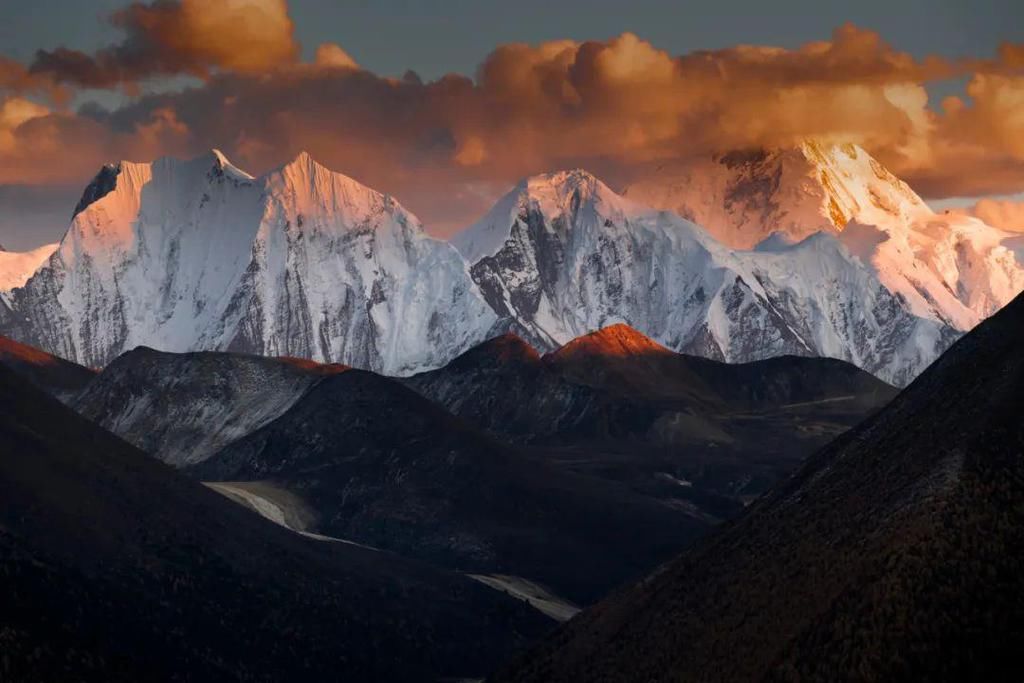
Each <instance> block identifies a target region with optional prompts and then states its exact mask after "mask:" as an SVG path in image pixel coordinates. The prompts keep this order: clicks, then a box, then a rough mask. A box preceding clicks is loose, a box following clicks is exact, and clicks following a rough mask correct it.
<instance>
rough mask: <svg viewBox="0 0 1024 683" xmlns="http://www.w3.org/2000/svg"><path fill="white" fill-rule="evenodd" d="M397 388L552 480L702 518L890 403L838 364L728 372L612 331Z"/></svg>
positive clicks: (497, 350) (886, 394)
mask: <svg viewBox="0 0 1024 683" xmlns="http://www.w3.org/2000/svg"><path fill="white" fill-rule="evenodd" d="M403 382H404V383H405V384H406V385H407V386H410V387H412V388H413V389H415V390H416V391H418V392H420V393H421V394H423V395H424V396H426V397H427V398H430V399H431V400H433V401H436V402H437V403H440V404H441V405H443V406H444V407H445V408H447V409H448V410H450V411H451V412H453V413H455V414H456V415H458V416H459V417H462V418H464V419H466V420H468V421H470V422H472V423H473V424H475V425H477V426H478V427H481V428H482V429H485V430H486V431H488V432H490V433H491V434H494V435H496V436H499V437H501V438H506V439H511V440H513V441H516V442H520V443H528V444H530V445H531V446H534V447H537V448H541V449H542V450H544V451H545V453H546V457H547V458H548V459H549V460H550V461H552V462H556V463H558V464H559V465H560V466H562V467H567V468H569V469H571V470H573V471H577V472H580V473H586V474H590V475H594V476H600V477H603V478H608V479H611V480H615V481H618V482H620V483H624V484H628V485H629V486H631V487H633V488H634V489H636V490H640V491H643V492H645V494H647V495H652V496H655V497H658V498H662V499H665V500H667V501H671V502H672V503H673V504H681V503H683V501H685V504H687V505H693V506H695V509H697V510H700V511H701V512H702V513H703V514H708V515H713V516H714V515H718V516H720V515H726V516H728V515H729V514H732V513H734V512H735V510H732V512H731V513H730V512H728V510H729V509H730V508H729V506H728V505H726V506H725V507H724V508H723V507H722V503H723V501H724V500H729V501H748V500H750V499H751V498H753V497H756V496H757V495H758V494H760V493H762V492H763V491H764V490H765V489H766V488H767V487H768V486H770V485H771V484H773V483H774V482H776V481H777V480H779V479H780V478H782V477H785V476H788V475H789V474H790V473H791V472H792V471H793V469H794V468H795V467H796V466H797V465H798V464H799V463H800V461H801V460H802V459H803V458H804V457H806V456H807V455H809V454H810V453H812V452H813V451H814V450H816V449H817V448H819V447H821V446H823V445H824V444H825V443H827V442H828V441H829V440H830V439H831V438H833V437H834V436H836V435H837V434H839V433H841V432H842V431H844V430H846V429H848V428H849V427H852V426H853V425H854V424H856V423H857V422H859V421H860V420H861V419H863V418H864V417H865V416H867V415H869V414H870V413H871V412H872V411H874V410H875V409H877V408H879V407H880V406H882V405H884V404H885V402H886V401H888V400H889V399H890V398H892V397H893V396H894V395H895V393H896V391H895V389H893V388H892V387H891V386H889V385H887V384H885V383H883V382H881V381H879V380H877V379H875V378H874V377H872V376H871V375H869V374H867V373H866V372H864V371H862V370H859V369H858V368H856V367H854V366H852V365H850V364H848V363H843V362H842V361H836V360H831V359H813V358H798V357H791V356H790V357H783V358H776V359H769V360H765V361H758V362H754V363H749V364H745V365H728V364H725V363H719V362H716V361H710V360H707V359H703V358H697V357H693V356H686V355H682V354H677V353H675V352H673V351H670V350H668V349H666V348H665V347H663V346H661V345H659V344H657V343H655V342H653V341H652V340H650V339H649V338H647V337H645V336H643V335H642V334H640V333H639V332H637V331H636V330H634V329H632V328H629V327H627V326H625V325H614V326H611V327H608V328H605V329H603V330H601V331H599V332H595V333H591V334H588V335H585V336H583V337H581V338H579V339H576V340H574V341H572V342H570V343H569V344H566V345H565V346H564V347H562V348H561V349H559V350H557V351H554V352H552V353H550V354H548V355H546V356H543V357H541V356H540V355H539V354H537V352H536V351H534V350H533V349H532V348H531V347H529V346H528V345H527V344H526V343H525V342H524V341H522V340H520V339H519V338H517V337H515V336H512V335H506V336H503V337H500V338H497V339H493V340H491V341H489V342H485V343H484V344H481V345H479V346H478V347H476V348H474V349H472V350H471V351H469V352H467V353H465V354H464V355H462V356H460V357H459V358H458V359H456V360H455V361H453V362H452V363H450V364H449V365H448V366H446V367H444V368H442V369H440V370H434V371H431V372H427V373H423V374H420V375H415V376H413V377H410V378H407V379H405V380H403ZM734 504H735V503H734Z"/></svg>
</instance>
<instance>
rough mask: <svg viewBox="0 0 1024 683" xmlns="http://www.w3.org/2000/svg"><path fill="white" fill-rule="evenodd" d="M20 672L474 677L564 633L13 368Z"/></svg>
mask: <svg viewBox="0 0 1024 683" xmlns="http://www.w3.org/2000/svg"><path fill="white" fill-rule="evenodd" d="M0 454H2V457H0V495H3V500H4V505H3V506H2V507H0V590H2V592H3V595H4V607H3V611H2V616H0V621H2V628H0V631H2V633H3V658H2V661H0V678H3V680H5V681H29V680H31V681H39V680H53V681H58V680H69V679H73V680H80V681H115V680H116V681H139V680H206V681H229V680H230V681H274V680H288V679H292V678H296V677H297V678H299V679H302V680H336V679H337V678H338V676H339V675H343V676H345V677H352V678H354V679H356V680H395V681H398V680H416V679H420V680H422V679H423V678H426V679H428V680H436V679H444V678H451V679H456V680H457V679H461V678H466V677H472V676H479V675H482V674H484V673H486V672H487V671H489V670H491V669H492V668H493V667H494V666H495V665H496V664H497V662H498V661H500V660H501V659H502V658H504V657H507V656H508V655H509V654H510V653H511V652H512V651H513V650H514V649H515V648H516V647H517V644H519V645H521V644H523V643H525V642H527V641H528V640H532V639H535V638H537V637H539V636H540V635H542V634H543V633H545V632H546V631H547V630H548V629H549V628H550V626H549V625H550V623H551V621H550V619H549V618H548V617H545V616H544V615H542V614H540V613H539V612H537V611H536V610H533V609H531V608H529V607H528V606H527V605H526V604H524V603H523V602H522V601H521V600H519V599H516V598H513V597H510V596H508V595H506V594H505V593H503V592H501V591H497V590H494V589H492V588H490V587H487V586H485V585H483V584H481V583H480V582H478V581H474V580H472V578H470V577H467V576H464V575H462V574H458V573H455V572H450V571H444V570H442V569H439V568H436V567H430V566H427V565H424V564H423V563H418V562H414V561H410V560H406V559H403V558H401V557H398V556H396V555H394V554H391V553H382V552H380V551H376V550H371V549H367V548H360V547H358V546H355V545H352V544H347V543H339V542H332V541H324V540H319V539H313V538H308V537H303V536H301V535H299V534H295V533H293V532H292V531H289V530H287V529H283V528H281V527H280V526H279V525H275V524H273V523H271V522H270V521H267V520H265V519H262V518H261V517H260V516H258V515H256V514H254V513H253V512H251V511H249V510H246V509H245V508H243V507H242V506H239V505H236V504H235V503H233V502H231V501H230V500H229V499H228V498H226V497H224V496H222V495H220V494H219V493H217V492H215V491H212V490H210V489H209V488H208V487H205V486H203V485H201V484H200V483H198V482H195V481H192V480H190V479H188V478H187V477H185V476H183V475H182V474H180V473H179V472H176V471H174V470H173V469H171V468H169V467H168V466H167V465H165V464H163V463H161V462H159V461H157V460H156V459H154V458H152V457H150V456H149V455H147V454H145V453H143V452H142V451H140V450H138V449H136V448H135V447H133V446H131V445H129V444H128V443H126V442H124V441H122V440H121V439H119V438H117V437H116V436H114V435H112V434H111V433H109V432H107V431H106V430H104V429H102V428H101V427H99V426H97V425H95V424H94V423H92V422H90V421H88V420H86V419H84V418H82V417H80V416H78V415H76V414H75V413H74V412H72V411H71V410H70V409H68V408H67V407H66V406H64V405H63V404H61V403H60V402H58V401H57V400H56V399H54V398H52V397H50V396H48V395H47V394H45V393H44V392H43V391H42V390H41V389H39V388H38V387H36V386H33V385H32V384H31V383H30V382H29V381H28V380H27V379H26V378H24V377H23V376H21V375H19V374H17V372H15V371H14V370H12V369H10V368H9V367H8V366H7V363H6V362H0Z"/></svg>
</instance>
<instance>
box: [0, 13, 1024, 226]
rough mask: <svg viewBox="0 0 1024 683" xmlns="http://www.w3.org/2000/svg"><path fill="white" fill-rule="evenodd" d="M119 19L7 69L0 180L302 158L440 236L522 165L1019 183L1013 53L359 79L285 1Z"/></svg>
mask: <svg viewBox="0 0 1024 683" xmlns="http://www.w3.org/2000/svg"><path fill="white" fill-rule="evenodd" d="M111 20H112V21H113V22H114V24H115V25H116V26H117V27H119V28H120V29H121V30H122V32H123V36H124V38H123V40H122V41H121V42H119V43H117V44H114V45H111V46H108V47H106V48H104V49H102V50H100V51H98V52H96V53H94V54H85V53H81V52H74V51H70V50H66V49H63V48H58V49H55V50H41V51H39V53H38V54H37V55H36V58H35V60H34V61H33V62H32V63H31V64H29V65H21V64H18V63H15V62H9V60H8V62H3V61H0V93H4V94H0V98H2V103H0V184H2V183H12V182H20V183H67V182H80V181H83V180H85V179H87V178H88V177H89V176H90V175H91V174H92V173H93V172H94V171H95V169H96V168H97V167H98V166H99V165H100V164H101V163H103V162H106V161H109V160H111V159H117V158H129V159H152V158H154V157H156V156H160V155H165V154H170V155H177V156H188V155H192V154H197V153H200V152H202V151H204V150H205V149H208V148H210V147H213V146H216V147H219V148H222V149H224V150H225V151H226V152H227V153H228V155H229V156H231V157H232V158H233V159H234V160H235V161H236V163H238V164H239V165H241V166H243V167H245V168H247V169H249V170H251V171H253V172H261V171H264V170H266V169H268V168H270V167H272V166H275V165H277V164H280V163H283V162H285V161H287V160H288V159H290V158H291V157H293V156H294V155H295V154H296V153H297V152H298V151H300V150H302V149H308V150H310V151H311V152H312V153H313V154H314V155H315V156H316V157H317V158H318V159H319V160H321V161H322V162H323V163H325V164H327V165H328V166H330V167H332V168H335V169H337V170H341V171H343V172H345V173H348V174H349V175H352V176H354V177H356V178H358V179H359V180H361V181H363V182H365V183H367V184H369V185H371V186H374V187H377V188H378V189H381V190H384V191H388V192H391V193H393V194H395V195H396V196H397V197H398V198H399V199H400V200H402V201H403V202H404V203H405V204H407V205H408V206H409V207H410V208H412V209H413V210H414V211H416V212H417V213H419V214H420V215H421V217H422V218H424V219H425V220H426V221H427V222H428V224H431V225H433V226H435V228H437V229H438V230H439V231H441V232H445V231H449V230H451V229H452V228H453V227H455V226H458V225H462V224H465V223H467V222H469V221H471V220H473V219H474V218H476V217H477V215H478V214H479V213H480V212H482V210H483V209H484V208H485V206H486V205H487V204H488V203H489V202H490V201H491V200H492V199H493V197H494V196H495V195H496V194H497V193H498V192H499V191H501V190H503V189H504V188H505V187H507V186H508V185H509V184H510V183H512V182H514V181H515V180H517V179H518V178H520V177H522V176H524V175H528V174H531V173H537V172H541V171H546V170H552V169H556V168H563V167H573V166H582V167H586V168H588V169H590V170H592V171H594V172H596V173H598V174H600V175H603V176H605V177H607V178H608V179H609V180H610V181H611V182H613V183H616V182H620V183H621V182H626V181H628V179H629V178H630V177H631V174H632V173H634V172H635V171H636V170H638V169H640V168H643V167H645V166H646V165H649V164H652V163H659V162H661V161H664V160H670V159H675V158H680V157H685V156H689V155H697V154H707V153H711V152H720V151H726V150H731V149H737V148H751V147H774V146H784V145H789V144H792V143H794V142H796V141H798V140H801V139H804V138H808V137H815V138H822V139H825V140H835V141H851V142H856V143H859V144H861V145H863V146H864V147H866V148H867V149H868V150H870V151H871V152H872V153H874V154H875V155H876V156H878V157H879V159H880V160H881V161H882V162H883V163H885V164H887V165H888V166H890V168H891V169H892V170H893V171H894V172H896V173H897V174H899V175H901V176H903V177H904V178H905V179H906V180H908V182H910V183H911V185H913V186H914V187H915V188H916V189H918V190H919V191H921V192H922V193H924V194H926V195H928V196H930V197H943V196H951V195H961V196H962V195H982V194H989V193H1011V192H1016V191H1020V190H1021V189H1024V47H1022V46H1014V45H1004V46H1001V47H1000V48H999V49H998V51H997V52H996V53H995V56H994V57H991V58H977V59H964V60H959V61H950V60H946V59H941V58H938V57H929V58H925V59H915V58H914V57H912V56H911V55H909V54H907V53H904V52H901V51H899V50H898V49H896V48H895V47H893V46H891V45H889V44H887V43H886V42H884V41H883V40H882V39H881V38H880V37H879V35H878V34H877V33H875V32H873V31H870V30H866V29H863V28H860V27H856V26H853V25H846V26H841V27H839V28H837V29H836V30H835V31H834V33H833V35H832V36H831V37H830V38H829V39H827V40H822V41H819V42H814V43H809V44H807V45H804V46H802V47H800V48H797V49H782V48H776V47H764V46H736V47H730V48H726V49H721V50H710V51H695V52H691V53H688V54H684V55H672V54H669V53H667V52H666V51H664V50H661V49H659V48H657V47H656V46H654V45H652V44H651V43H649V42H647V41H645V40H643V39H642V38H641V37H638V36H636V35H633V34H631V33H624V34H622V35H620V36H618V37H616V38H613V39H611V40H607V41H589V42H576V41H555V42H548V43H543V44H539V45H526V44H508V45H501V46H498V47H497V48H495V49H494V50H493V51H492V52H491V53H490V54H489V55H488V56H487V57H486V58H485V59H484V60H483V62H482V64H481V65H480V66H479V68H478V70H477V73H476V74H474V75H473V77H469V76H465V75H457V74H452V75H448V76H445V77H443V78H440V79H437V80H434V81H429V82H423V81H422V79H420V78H419V77H418V76H417V75H416V74H415V73H414V72H409V73H408V74H406V75H405V76H404V77H403V78H389V77H384V76H380V75H377V74H374V73H371V72H369V71H366V70H363V69H361V68H360V67H359V65H358V64H357V63H356V61H355V60H354V59H353V58H352V57H351V56H350V55H349V54H348V53H347V52H346V51H345V50H344V49H343V47H341V46H338V45H334V44H328V45H322V46H320V47H319V48H318V49H317V50H316V57H315V59H314V60H313V61H312V62H302V61H301V59H300V57H299V54H300V49H299V45H298V43H297V41H296V39H295V35H294V27H293V25H292V22H291V19H290V18H289V16H288V7H287V4H286V2H285V1H284V0H229V1H227V2H223V3H201V2H198V0H180V1H171V0H158V1H157V2H154V3H150V4H142V3H134V4H132V5H130V6H128V7H127V8H125V9H123V10H121V11H118V12H117V13H115V14H114V15H113V17H112V19H111ZM5 65H6V66H5ZM181 75H186V76H191V77H193V78H194V79H197V80H196V81H195V85H193V86H191V87H188V88H185V89H183V90H181V91H179V92H172V93H166V94H160V95H149V96H138V97H134V98H132V99H131V100H130V102H129V103H128V104H127V105H125V106H123V107H120V108H118V109H115V110H113V111H108V110H105V109H102V108H100V107H97V106H83V107H81V108H79V109H78V110H77V111H76V110H70V109H67V108H65V107H64V106H63V102H64V101H65V100H62V99H61V97H60V92H61V90H62V89H67V88H111V89H122V90H125V91H127V92H129V93H133V92H137V89H138V88H139V86H140V84H142V83H145V82H147V80H151V79H157V78H167V77H173V76H181ZM952 78H960V79H966V81H967V86H966V88H965V91H964V92H963V94H962V96H959V97H949V98H947V99H946V100H945V101H943V102H941V103H939V104H938V106H935V105H933V106H929V104H930V103H929V97H928V90H927V86H928V85H929V84H930V83H933V82H937V81H944V80H947V79H952ZM29 98H33V100H32V101H30V99H29ZM40 103H44V104H40Z"/></svg>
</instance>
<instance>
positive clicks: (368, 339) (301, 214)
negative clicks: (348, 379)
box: [0, 151, 495, 374]
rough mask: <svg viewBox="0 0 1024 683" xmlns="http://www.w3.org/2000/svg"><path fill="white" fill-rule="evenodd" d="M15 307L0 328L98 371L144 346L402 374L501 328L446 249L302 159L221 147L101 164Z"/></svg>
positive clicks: (386, 202) (365, 193)
mask: <svg viewBox="0 0 1024 683" xmlns="http://www.w3.org/2000/svg"><path fill="white" fill-rule="evenodd" d="M5 296H6V295H5ZM8 298H9V301H8V302H7V305H8V308H9V309H10V310H9V311H8V313H7V314H6V315H2V316H0V318H3V319H2V320H0V329H3V330H4V331H5V332H6V333H8V334H9V335H10V336H12V337H15V338H17V339H19V340H21V341H24V342H26V343H30V344H33V345H35V346H38V347H40V348H44V349H47V350H49V351H51V352H53V353H56V354H58V355H60V356H62V357H65V358H68V359H71V360H75V361H78V362H81V363H85V364H87V365H91V366H102V365H105V364H107V363H109V362H110V361H111V360H113V359H114V358H115V357H117V356H118V355H119V354H121V353H122V352H123V351H125V350H127V349H131V348H133V347H135V346H140V345H145V346H152V347H155V348H160V349H164V350H168V351H192V350H232V351H240V352H247V353H257V354H262V355H271V356H277V355H288V356H298V357H303V358H311V359H314V360H318V361H327V362H344V363H348V364H352V365H356V366H359V367H363V368H369V369H374V370H379V371H384V372H387V373H391V374H402V373H408V372H412V371H415V370H417V369H423V368H427V367H436V366H437V365H440V364H442V363H444V362H445V361H447V360H448V359H449V358H451V357H452V356H454V355H455V354H457V353H458V352H460V351H462V350H464V349H465V348H466V347H467V346H469V345H470V344H471V343H473V342H476V341H478V340H479V339H480V336H481V335H482V334H483V332H484V331H486V330H487V329H489V328H490V326H491V325H492V324H493V323H494V321H495V318H494V316H493V314H492V313H491V311H490V309H489V307H488V306H487V304H486V303H485V302H484V301H483V299H482V298H481V297H480V295H479V293H478V292H477V291H476V289H475V287H474V286H473V283H472V281H471V280H470V278H469V276H468V273H467V272H466V266H465V264H464V263H463V261H462V259H461V258H460V257H459V255H458V253H457V252H456V251H455V250H454V249H453V248H452V247H451V246H450V245H448V244H446V243H444V242H440V241H437V240H434V239H432V238H430V237H428V236H427V235H426V234H425V233H424V232H423V230H422V227H421V226H420V223H419V221H418V220H417V219H416V217H415V216H413V215H412V214H410V213H409V212H407V211H406V210H405V209H404V208H403V207H402V206H401V205H399V204H398V203H397V202H395V201H394V200H393V199H392V198H390V197H388V196H385V195H382V194H380V193H378V192H375V191H373V190H371V189H369V188H367V187H364V186H363V185H360V184H359V183H357V182H356V181H354V180H352V179H351V178H348V177H346V176H344V175H341V174H338V173H334V172H332V171H329V170H327V169H326V168H324V167H323V166H320V165H319V164H317V163H316V162H315V161H314V160H313V159H312V158H311V157H309V155H308V154H302V155H300V156H299V157H298V158H296V159H295V160H294V161H293V162H291V163H290V164H288V165H286V166H284V167H282V168H280V169H278V170H275V171H273V172H271V173H269V174H267V175H266V176H263V177H261V178H253V177H252V176H250V175H248V174H246V173H245V172H243V171H241V170H239V169H238V168H236V167H234V166H232V165H231V163H230V162H229V161H228V160H227V159H225V158H224V156H223V155H221V154H220V153H219V152H216V151H214V152H211V153H209V154H207V155H205V156H203V157H200V158H198V159H194V160H191V161H184V162H183V161H177V160H174V159H161V160H158V161H156V162H153V163H152V164H136V163H130V162H121V163H120V164H118V165H116V166H111V167H107V168H105V169H104V170H103V171H101V173H100V174H99V175H98V176H97V178H96V179H95V180H94V182H93V184H92V185H90V187H89V188H87V190H86V192H85V194H84V196H83V199H82V202H81V203H80V205H79V207H78V209H77V211H76V213H75V216H74V219H73V220H72V222H71V226H70V227H69V229H68V232H67V234H66V235H65V236H64V238H63V240H62V241H61V244H60V245H59V247H58V248H57V251H56V252H55V254H54V256H53V258H52V259H51V261H50V262H49V265H48V266H47V267H44V268H42V269H41V270H39V271H38V272H37V273H36V275H35V276H34V277H32V278H31V279H30V280H29V281H28V282H27V283H25V284H24V287H21V288H18V289H14V290H13V291H12V292H10V294H9V297H8Z"/></svg>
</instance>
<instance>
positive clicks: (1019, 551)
mask: <svg viewBox="0 0 1024 683" xmlns="http://www.w3.org/2000/svg"><path fill="white" fill-rule="evenodd" d="M1022 335H1024V298H1018V299H1016V300H1015V301H1014V302H1012V303H1011V304H1010V305H1009V306H1007V307H1006V308H1005V309H1003V310H1002V311H1001V312H999V313H997V314H996V315H995V316H993V317H992V318H991V319H990V320H988V321H986V322H984V323H982V324H981V325H980V326H979V327H978V328H977V329H975V330H974V331H973V332H971V333H970V334H968V335H967V336H966V337H964V338H963V339H961V340H960V341H958V342H957V343H956V344H955V345H954V346H953V347H952V348H951V349H950V350H949V351H948V352H947V353H946V354H945V355H944V356H943V357H942V358H940V359H939V360H938V361H937V362H936V363H935V364H934V365H932V366H931V367H930V368H929V369H928V370H927V371H926V372H925V373H924V374H923V375H922V376H921V377H920V378H918V379H917V381H915V382H914V383H913V384H912V385H911V386H910V387H909V388H908V389H906V390H905V391H904V392H903V393H901V394H900V395H899V397H897V398H896V399H895V400H894V401H893V402H892V403H890V404H889V405H888V406H887V407H886V408H885V409H884V410H882V411H881V412H879V413H878V414H877V415H875V416H874V417H872V418H870V419H868V420H867V421H865V422H864V423H863V424H862V425H860V426H858V427H857V428H855V429H853V430H851V431H850V432H848V433H846V434H844V435H843V436H842V437H840V438H838V439H836V440H835V441H834V442H833V443H832V444H830V445H829V446H828V447H826V448H824V449H823V450H822V451H820V452H819V453H818V454H816V455H815V456H813V457H812V458H811V459H810V460H809V462H808V463H807V464H806V466H805V467H804V468H803V469H802V470H801V471H800V472H799V473H798V474H797V475H796V476H794V477H793V478H792V479H790V480H789V481H787V482H786V483H785V484H784V485H782V486H780V487H778V488H777V489H776V490H775V491H774V492H773V493H771V494H770V495H768V496H766V497H765V498H763V499H762V500H760V501H758V502H757V503H756V504H754V505H752V506H751V507H750V508H749V509H748V511H747V512H746V513H745V514H744V515H743V516H742V517H741V518H739V519H738V520H736V521H735V522H734V523H732V524H729V525H728V526H726V527H723V528H722V529H721V530H720V531H719V532H718V533H716V534H714V535H713V536H711V537H709V538H707V539H706V540H705V541H703V542H701V543H698V544H697V545H696V546H694V547H693V548H691V549H690V550H688V551H686V552H684V553H683V555H682V556H680V557H679V558H678V559H676V560H674V561H673V562H672V563H670V564H669V565H667V566H666V567H664V568H663V569H661V570H659V572H658V573H657V574H655V575H653V576H651V577H650V578H648V579H647V580H645V581H643V582H641V583H639V584H637V585H636V586H635V587H633V588H632V589H630V590H627V591H623V592H621V593H619V594H616V595H614V596H612V597H611V598H609V599H608V600H606V601H605V602H603V603H601V604H599V605H598V606H596V607H595V608H593V609H592V610H590V611H588V612H586V613H584V614H583V615H582V616H581V617H580V618H578V619H576V620H574V621H572V622H571V623H570V624H569V625H568V626H567V627H566V628H565V629H563V630H562V631H560V632H559V633H558V634H557V635H556V636H555V637H554V638H552V639H550V640H549V641H548V642H547V643H546V644H545V645H543V646H541V647H540V648H538V649H537V650H536V651H534V652H533V653H530V654H527V655H525V656H523V657H521V658H519V659H518V660H517V661H515V662H514V663H512V664H511V665H510V666H508V667H507V668H506V669H505V670H504V671H503V672H502V673H501V674H499V675H496V676H494V677H493V679H492V680H495V681H576V680H588V681H668V680H723V681H726V680H754V679H769V680H797V679H800V680H808V679H810V680H835V679H837V678H843V677H847V676H849V675H850V672H856V675H857V677H859V678H864V679H871V680H912V679H917V680H921V679H935V680H967V679H985V680H1004V679H1016V678H1018V677H1019V675H1020V664H1019V658H1018V656H1017V653H1018V652H1019V651H1020V648H1021V647H1022V645H1024V628H1022V624H1024V601H1022V600H1021V599H1020V596H1022V595H1024V578H1022V577H1024V572H1022V566H1024V460H1022V454H1024V427H1022V423H1021V420H1020V415H1019V406H1020V405H1021V404H1022V402H1024V353H1022V352H1021V349H1020V344H1019V340H1020V339H1021V337H1022Z"/></svg>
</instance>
